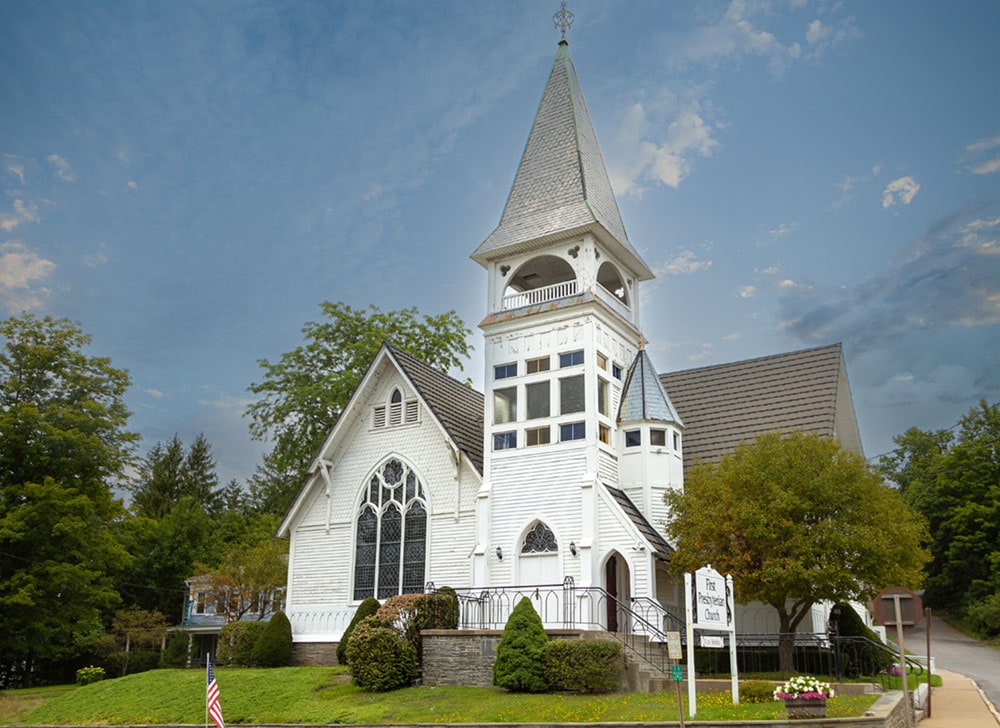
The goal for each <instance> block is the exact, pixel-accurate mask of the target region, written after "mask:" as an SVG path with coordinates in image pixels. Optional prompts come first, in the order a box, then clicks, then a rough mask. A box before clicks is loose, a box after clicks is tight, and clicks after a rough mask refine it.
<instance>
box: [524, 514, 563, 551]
mask: <svg viewBox="0 0 1000 728" xmlns="http://www.w3.org/2000/svg"><path fill="white" fill-rule="evenodd" d="M558 550H559V546H558V544H556V536H555V534H554V533H552V531H551V530H550V529H549V527H548V526H546V525H545V524H544V523H541V522H539V523H536V524H535V527H534V528H532V529H531V530H530V531H528V532H527V533H526V534H525V535H524V544H523V545H522V546H521V553H522V554H544V553H548V552H550V551H558Z"/></svg>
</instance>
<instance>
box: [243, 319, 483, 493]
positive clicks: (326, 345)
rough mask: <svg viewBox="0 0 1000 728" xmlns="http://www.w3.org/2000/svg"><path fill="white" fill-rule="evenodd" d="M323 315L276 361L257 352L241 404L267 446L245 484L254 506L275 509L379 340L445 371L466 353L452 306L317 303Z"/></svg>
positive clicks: (294, 485)
mask: <svg viewBox="0 0 1000 728" xmlns="http://www.w3.org/2000/svg"><path fill="white" fill-rule="evenodd" d="M320 308H321V309H322V311H323V316H324V320H323V321H321V322H319V323H316V322H310V323H307V324H306V325H305V326H304V327H303V329H302V333H303V335H304V338H305V343H304V344H302V345H301V346H299V347H297V348H296V349H294V350H292V351H290V352H287V353H285V354H283V355H282V356H281V359H280V360H278V361H277V362H274V363H272V362H269V361H267V360H266V359H261V360H260V361H259V362H258V363H259V364H260V366H261V368H262V369H263V370H264V379H263V381H261V382H258V383H255V384H252V385H250V391H251V392H253V393H254V394H256V395H258V396H259V397H260V399H258V400H257V401H256V402H254V403H253V404H252V405H250V407H249V408H248V409H247V415H248V416H249V417H250V418H251V420H252V422H251V424H250V432H251V434H252V435H253V437H254V438H256V439H259V440H270V441H272V442H273V443H274V444H273V447H272V449H271V451H270V452H269V453H268V454H267V456H266V457H265V459H264V464H263V466H262V467H261V469H259V470H258V473H257V476H256V477H255V479H254V484H253V486H252V490H253V491H254V492H255V494H256V498H257V500H258V504H259V505H260V507H262V508H264V509H266V510H268V511H271V512H277V513H281V512H283V511H284V510H285V509H286V508H287V507H288V506H289V505H290V504H291V501H292V499H293V498H294V495H295V493H296V492H297V490H298V488H299V487H300V485H301V484H302V481H303V479H304V475H305V473H306V469H307V468H308V466H309V464H310V462H311V460H312V458H314V457H315V455H316V452H317V451H318V450H319V447H320V445H321V444H322V442H323V439H324V438H325V437H326V434H327V433H328V432H329V431H330V428H331V427H333V425H334V424H336V422H337V419H338V418H339V417H340V413H341V412H342V411H343V409H344V406H345V405H346V404H347V401H348V399H349V398H350V396H351V394H352V393H353V392H354V389H355V388H356V387H357V385H358V383H359V382H360V381H361V377H362V376H363V374H364V372H365V370H366V369H367V367H368V365H369V363H370V362H371V360H372V357H374V356H375V353H376V352H377V351H378V349H379V347H380V346H381V345H382V343H383V342H390V343H392V344H394V345H395V346H397V347H399V348H400V349H402V350H404V351H406V352H408V353H410V354H412V355H413V356H416V357H418V358H420V359H421V360H422V361H424V362H426V363H427V364H429V365H430V366H432V367H436V368H438V369H440V370H442V371H447V370H449V369H451V368H453V367H458V368H461V366H462V362H463V359H464V358H466V357H467V356H468V354H469V350H470V347H469V344H468V342H467V341H466V337H467V336H468V334H469V330H468V329H466V328H465V324H464V323H463V322H462V320H461V319H460V318H459V317H458V315H457V314H456V313H455V312H454V311H449V312H447V313H444V314H441V315H439V316H420V314H419V313H418V312H417V309H416V308H406V309H402V310H400V311H390V312H387V313H383V312H382V311H380V310H379V309H378V308H376V307H375V306H370V307H369V308H367V309H354V308H351V307H350V306H348V305H346V304H344V303H330V302H328V301H327V302H324V303H322V304H321V305H320Z"/></svg>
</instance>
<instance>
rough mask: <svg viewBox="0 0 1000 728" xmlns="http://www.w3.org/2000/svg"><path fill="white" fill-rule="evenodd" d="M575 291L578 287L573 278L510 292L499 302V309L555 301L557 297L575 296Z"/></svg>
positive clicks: (505, 309)
mask: <svg viewBox="0 0 1000 728" xmlns="http://www.w3.org/2000/svg"><path fill="white" fill-rule="evenodd" d="M577 291H578V287H577V283H576V279H575V278H573V279H572V280H568V281H561V282H559V283H553V284H552V285H549V286H541V287H540V288H532V289H530V290H527V291H521V292H519V293H512V294H510V295H509V296H504V297H503V301H502V304H501V310H503V311H510V310H512V309H515V308H522V307H524V306H537V305H538V304H540V303H548V302H549V301H555V300H556V299H559V298H568V297H569V296H575V295H576V294H577Z"/></svg>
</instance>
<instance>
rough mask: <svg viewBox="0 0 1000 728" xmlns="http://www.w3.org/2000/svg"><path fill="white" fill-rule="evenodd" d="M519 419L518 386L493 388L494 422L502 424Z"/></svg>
mask: <svg viewBox="0 0 1000 728" xmlns="http://www.w3.org/2000/svg"><path fill="white" fill-rule="evenodd" d="M516 419H517V387H507V388H506V389H494V390H493V424H494V425H502V424H504V423H506V422H513V421H514V420H516Z"/></svg>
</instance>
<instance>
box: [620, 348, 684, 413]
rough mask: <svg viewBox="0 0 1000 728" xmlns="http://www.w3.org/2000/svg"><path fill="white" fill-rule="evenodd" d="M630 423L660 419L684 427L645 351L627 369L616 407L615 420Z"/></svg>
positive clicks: (637, 355)
mask: <svg viewBox="0 0 1000 728" xmlns="http://www.w3.org/2000/svg"><path fill="white" fill-rule="evenodd" d="M630 420H659V421H661V422H673V423H674V424H677V425H679V426H681V427H683V426H684V423H683V422H681V418H680V416H679V415H678V414H677V410H676V409H674V405H673V403H672V402H671V401H670V397H669V396H667V392H666V390H664V389H663V384H661V383H660V379H659V377H657V375H656V370H655V369H654V368H653V362H652V361H650V359H649V354H647V353H646V350H645V349H642V350H641V351H640V352H639V353H638V354H636V355H635V360H634V361H633V362H632V366H631V367H630V368H629V370H628V377H626V379H625V389H624V391H623V392H622V400H621V405H620V406H619V408H618V421H619V422H628V421H630Z"/></svg>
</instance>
